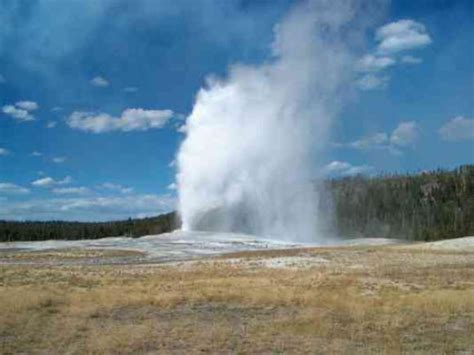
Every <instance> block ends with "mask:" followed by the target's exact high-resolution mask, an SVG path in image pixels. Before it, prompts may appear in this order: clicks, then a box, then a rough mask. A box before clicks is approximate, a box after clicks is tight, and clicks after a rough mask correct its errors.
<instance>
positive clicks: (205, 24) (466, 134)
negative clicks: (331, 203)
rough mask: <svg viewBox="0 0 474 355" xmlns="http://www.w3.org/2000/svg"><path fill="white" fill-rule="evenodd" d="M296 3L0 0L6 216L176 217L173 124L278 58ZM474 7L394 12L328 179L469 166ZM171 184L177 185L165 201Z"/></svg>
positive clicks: (368, 59) (427, 4)
mask: <svg viewBox="0 0 474 355" xmlns="http://www.w3.org/2000/svg"><path fill="white" fill-rule="evenodd" d="M292 5H293V4H292V1H257V0H255V1H243V0H239V1H238V0H228V1H218V0H215V1H213V0H203V1H186V0H182V1H158V0H136V1H125V0H123V1H122V0H101V1H99V0H90V1H82V0H81V1H76V0H68V1H62V0H43V1H39V0H38V1H35V0H25V1H21V0H3V1H0V107H1V109H0V219H68V220H71V219H72V220H107V219H120V218H127V217H128V216H131V217H137V216H146V215H156V214H158V213H160V212H164V211H169V210H171V209H173V208H174V203H175V198H174V197H175V193H176V192H175V190H173V189H172V187H173V186H172V184H173V182H174V174H175V168H174V166H173V163H172V162H173V160H174V157H175V154H176V151H177V148H178V146H179V143H180V141H181V140H182V139H183V134H182V133H180V132H179V127H180V126H181V125H182V124H183V122H184V118H185V117H186V115H188V114H189V113H190V111H191V109H192V106H193V102H194V99H195V95H196V92H197V90H198V89H199V88H200V87H201V86H202V85H203V83H204V80H205V78H206V77H207V76H208V75H210V74H215V75H224V74H225V73H226V71H227V69H228V68H229V66H230V65H232V64H233V63H246V64H258V63H261V62H262V61H265V60H267V59H268V58H269V56H270V46H271V42H272V39H273V28H274V26H275V24H276V23H277V22H278V21H279V19H281V17H282V16H283V15H284V14H285V12H286V11H287V10H288V9H289V8H290V7H291V6H292ZM473 17H474V5H473V3H472V1H469V0H468V1H441V0H440V1H436V0H433V1H393V2H392V3H390V4H388V5H387V9H386V11H385V13H384V15H383V16H381V17H380V19H377V23H376V24H375V25H374V26H373V27H372V28H370V29H369V30H368V31H367V45H366V52H365V53H362V54H361V58H360V61H359V65H358V68H357V72H358V74H357V85H358V87H359V90H358V91H357V93H356V95H354V97H353V98H352V99H351V101H350V102H349V104H347V105H346V106H345V107H344V109H343V110H342V112H341V113H340V115H339V117H338V119H337V121H335V122H334V123H333V129H332V136H331V142H332V143H331V144H330V145H329V146H328V149H327V153H326V156H325V164H326V165H325V166H324V167H321V169H322V171H324V172H325V173H326V174H327V175H329V176H339V175H348V174H355V173H367V174H376V173H380V172H416V171H421V170H427V169H436V168H438V167H441V168H452V167H455V166H458V165H460V164H472V163H474V121H473V117H474V104H473V101H474V46H473V43H474V21H473ZM170 187H171V188H170Z"/></svg>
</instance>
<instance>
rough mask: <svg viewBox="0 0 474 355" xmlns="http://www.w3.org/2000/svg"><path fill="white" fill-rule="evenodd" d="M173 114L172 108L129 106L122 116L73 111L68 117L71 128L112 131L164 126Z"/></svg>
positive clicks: (98, 131) (95, 131) (94, 131)
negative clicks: (145, 108)
mask: <svg viewBox="0 0 474 355" xmlns="http://www.w3.org/2000/svg"><path fill="white" fill-rule="evenodd" d="M172 116H173V111H171V110H144V109H141V108H128V109H126V110H124V111H123V112H122V114H121V116H120V117H112V116H110V115H109V114H107V113H98V114H94V113H90V112H79V111H76V112H73V113H72V114H71V115H70V116H69V118H68V119H67V124H68V125H69V127H71V128H75V129H79V130H81V131H86V132H93V133H105V132H111V131H122V132H129V131H147V130H149V129H156V128H162V127H163V126H164V125H165V124H166V123H167V122H168V120H169V119H170V118H171V117H172Z"/></svg>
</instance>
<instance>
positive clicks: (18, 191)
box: [0, 182, 30, 195]
mask: <svg viewBox="0 0 474 355" xmlns="http://www.w3.org/2000/svg"><path fill="white" fill-rule="evenodd" d="M29 192H30V190H29V189H27V188H26V187H22V186H18V185H15V184H12V183H9V182H0V193H1V194H13V195H24V194H27V193H29Z"/></svg>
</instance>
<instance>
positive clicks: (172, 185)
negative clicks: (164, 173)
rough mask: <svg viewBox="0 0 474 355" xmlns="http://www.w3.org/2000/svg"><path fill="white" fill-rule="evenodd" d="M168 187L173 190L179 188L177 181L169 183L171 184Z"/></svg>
mask: <svg viewBox="0 0 474 355" xmlns="http://www.w3.org/2000/svg"><path fill="white" fill-rule="evenodd" d="M167 189H168V190H173V191H174V190H177V189H178V185H176V183H175V182H173V183H171V184H169V185H168V186H167Z"/></svg>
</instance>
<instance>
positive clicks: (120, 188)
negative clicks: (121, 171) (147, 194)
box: [100, 182, 133, 194]
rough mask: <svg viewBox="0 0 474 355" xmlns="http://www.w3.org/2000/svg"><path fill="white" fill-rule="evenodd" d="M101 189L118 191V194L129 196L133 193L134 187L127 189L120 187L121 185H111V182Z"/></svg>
mask: <svg viewBox="0 0 474 355" xmlns="http://www.w3.org/2000/svg"><path fill="white" fill-rule="evenodd" d="M100 187H101V188H103V189H106V190H111V191H118V192H120V193H123V194H128V193H131V192H133V188H132V187H126V186H123V185H120V184H114V183H111V182H105V183H103V184H102V185H101V186H100Z"/></svg>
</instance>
